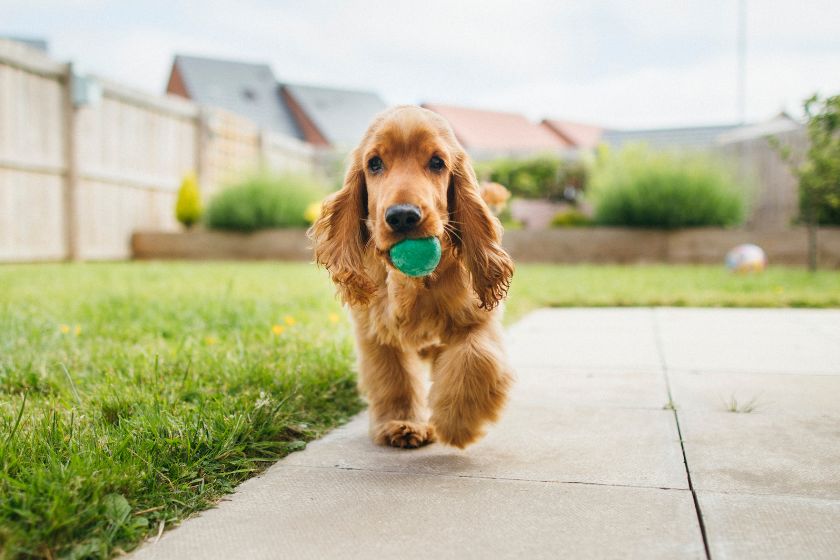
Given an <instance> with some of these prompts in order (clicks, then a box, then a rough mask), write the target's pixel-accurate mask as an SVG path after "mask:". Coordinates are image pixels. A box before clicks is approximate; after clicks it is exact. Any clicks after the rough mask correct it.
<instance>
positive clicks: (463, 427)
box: [431, 416, 484, 449]
mask: <svg viewBox="0 0 840 560" xmlns="http://www.w3.org/2000/svg"><path fill="white" fill-rule="evenodd" d="M431 422H432V426H434V430H435V435H436V436H437V440H438V441H439V442H441V443H443V444H446V445H451V446H453V447H457V448H459V449H464V448H465V447H466V446H468V445H470V444H471V443H475V442H476V441H477V440H478V439H480V438H481V437H482V436H483V435H484V430H483V429H481V428H479V427H477V426H476V425H475V424H473V425H468V424H466V423H464V422H460V421H458V420H457V419H453V420H450V421H444V420H443V419H442V418H435V417H434V416H432V420H431Z"/></svg>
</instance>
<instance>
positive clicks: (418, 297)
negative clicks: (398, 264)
mask: <svg viewBox="0 0 840 560" xmlns="http://www.w3.org/2000/svg"><path fill="white" fill-rule="evenodd" d="M476 307H477V300H475V299H474V298H472V297H470V294H469V293H468V288H467V286H466V283H465V282H464V271H462V270H460V267H458V266H455V267H447V269H446V270H444V271H442V272H441V273H440V274H436V275H435V276H433V277H431V278H407V277H406V276H403V275H402V274H399V273H397V272H396V271H393V270H389V271H387V272H386V275H385V278H384V282H383V283H382V284H380V287H379V288H378V289H377V291H376V293H375V294H374V297H373V298H372V299H371V301H370V303H369V305H368V306H367V307H366V308H365V309H364V310H357V312H361V313H364V314H365V315H366V317H365V319H366V320H365V323H367V325H368V327H369V328H370V332H371V334H374V335H375V336H376V338H377V339H378V340H379V342H380V343H381V344H387V345H389V346H396V347H400V348H414V349H417V350H420V349H422V348H424V347H428V346H432V345H438V344H446V342H447V341H448V340H449V339H450V338H451V337H452V336H453V335H454V334H457V333H458V332H461V331H464V330H466V329H469V328H471V327H473V326H475V325H476V323H477V322H478V321H477V319H478V316H477V314H476V312H475V310H474V309H475V308H476Z"/></svg>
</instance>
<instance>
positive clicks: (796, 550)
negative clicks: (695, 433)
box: [698, 492, 840, 560]
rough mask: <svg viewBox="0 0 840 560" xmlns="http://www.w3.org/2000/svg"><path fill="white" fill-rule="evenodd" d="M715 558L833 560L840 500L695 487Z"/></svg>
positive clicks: (838, 543)
mask: <svg viewBox="0 0 840 560" xmlns="http://www.w3.org/2000/svg"><path fill="white" fill-rule="evenodd" d="M698 500H699V502H700V508H701V510H702V511H703V521H704V523H705V526H706V535H707V537H708V539H709V551H710V553H711V556H712V558H714V559H715V560H727V559H739V558H762V559H765V560H772V559H776V558H778V559H779V560H788V559H790V558H809V559H814V560H818V559H825V560H828V559H832V560H834V559H836V558H837V557H838V556H840V530H838V527H840V501H830V500H816V499H808V498H795V497H780V496H749V495H736V494H715V493H709V492H699V493H698Z"/></svg>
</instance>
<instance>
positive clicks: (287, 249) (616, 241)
mask: <svg viewBox="0 0 840 560" xmlns="http://www.w3.org/2000/svg"><path fill="white" fill-rule="evenodd" d="M806 236H807V232H806V230H805V229H804V228H791V229H786V230H770V231H760V230H758V231H750V230H743V229H722V228H697V229H679V230H672V231H668V230H644V229H630V228H605V227H592V228H564V229H550V230H517V231H508V232H506V233H505V238H504V245H505V247H506V248H507V249H508V250H509V251H510V253H511V255H512V256H513V258H514V260H516V261H518V262H544V263H568V264H572V263H594V264H599V263H602V264H610V263H611V264H634V263H675V264H717V263H721V262H723V259H724V256H725V255H726V252H727V251H728V250H729V249H731V248H732V247H734V246H736V245H738V244H741V243H755V244H756V245H759V246H760V247H762V248H763V249H764V250H765V251H766V252H767V256H768V259H769V261H770V263H771V264H785V265H794V266H804V265H805V264H806V263H807V242H806ZM310 246H311V243H310V242H309V240H308V239H307V238H306V231H305V230H304V229H281V230H268V231H261V232H258V233H252V234H244V233H228V232H219V231H208V230H195V231H190V232H184V233H177V232H173V233H164V232H138V233H135V234H134V236H133V238H132V254H133V256H134V258H135V259H185V260H284V261H311V260H312V251H311V248H310ZM819 255H820V266H824V267H829V268H840V228H824V229H821V230H820V233H819Z"/></svg>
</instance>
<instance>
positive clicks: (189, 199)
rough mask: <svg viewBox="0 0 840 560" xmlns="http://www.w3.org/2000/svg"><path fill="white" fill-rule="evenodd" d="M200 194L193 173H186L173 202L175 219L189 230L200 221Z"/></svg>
mask: <svg viewBox="0 0 840 560" xmlns="http://www.w3.org/2000/svg"><path fill="white" fill-rule="evenodd" d="M201 213H202V208H201V193H200V192H199V190H198V179H196V176H195V173H192V172H190V173H187V174H186V175H185V176H184V180H183V181H181V188H180V189H178V200H177V201H176V202H175V218H176V219H177V220H178V221H179V222H181V223H182V224H184V226H186V227H188V228H190V227H192V226H193V225H195V224H197V223H198V221H199V220H201Z"/></svg>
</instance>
